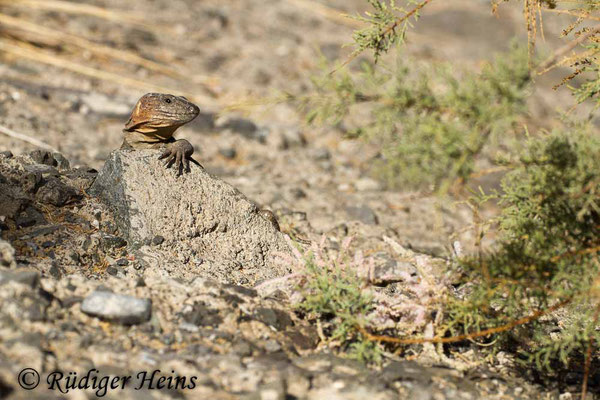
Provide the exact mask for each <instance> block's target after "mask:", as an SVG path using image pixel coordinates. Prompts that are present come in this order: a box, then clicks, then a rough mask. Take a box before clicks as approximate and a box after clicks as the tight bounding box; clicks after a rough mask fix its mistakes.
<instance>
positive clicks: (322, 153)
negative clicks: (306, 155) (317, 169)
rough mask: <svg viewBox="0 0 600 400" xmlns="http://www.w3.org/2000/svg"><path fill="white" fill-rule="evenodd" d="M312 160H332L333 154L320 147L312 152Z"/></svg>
mask: <svg viewBox="0 0 600 400" xmlns="http://www.w3.org/2000/svg"><path fill="white" fill-rule="evenodd" d="M312 158H313V159H314V160H315V161H324V160H329V159H330V158H331V153H330V152H329V150H327V149H326V148H324V147H320V148H318V149H314V150H313V151H312Z"/></svg>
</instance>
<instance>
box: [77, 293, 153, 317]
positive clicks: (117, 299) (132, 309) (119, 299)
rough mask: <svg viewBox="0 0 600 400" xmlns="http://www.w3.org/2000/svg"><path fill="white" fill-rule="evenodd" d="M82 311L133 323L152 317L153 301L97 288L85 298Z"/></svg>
mask: <svg viewBox="0 0 600 400" xmlns="http://www.w3.org/2000/svg"><path fill="white" fill-rule="evenodd" d="M81 311H82V312H84V313H86V314H89V315H92V316H95V317H99V318H101V319H105V320H108V321H111V322H117V323H121V324H125V325H133V324H139V323H142V322H146V321H148V320H149V319H150V315H151V312H152V302H151V301H150V299H138V298H136V297H133V296H128V295H122V294H115V293H110V292H104V291H97V290H96V291H95V292H92V293H91V294H90V295H89V296H87V297H86V298H85V299H84V300H83V303H82V304H81Z"/></svg>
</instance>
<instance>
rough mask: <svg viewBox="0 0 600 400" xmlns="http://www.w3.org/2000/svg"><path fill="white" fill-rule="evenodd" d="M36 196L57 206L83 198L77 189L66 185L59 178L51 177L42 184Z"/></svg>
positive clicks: (43, 201)
mask: <svg viewBox="0 0 600 400" xmlns="http://www.w3.org/2000/svg"><path fill="white" fill-rule="evenodd" d="M36 196H37V198H38V200H39V201H41V202H42V203H48V204H52V205H54V206H56V207H61V206H64V205H66V204H69V203H73V202H75V201H77V200H79V199H80V198H81V195H80V194H79V192H78V191H77V190H75V189H74V188H72V187H71V186H68V185H65V184H64V183H62V182H61V181H60V179H58V178H54V179H51V180H50V181H49V182H48V183H47V184H45V185H44V186H42V187H41V188H40V190H38V192H37V195H36Z"/></svg>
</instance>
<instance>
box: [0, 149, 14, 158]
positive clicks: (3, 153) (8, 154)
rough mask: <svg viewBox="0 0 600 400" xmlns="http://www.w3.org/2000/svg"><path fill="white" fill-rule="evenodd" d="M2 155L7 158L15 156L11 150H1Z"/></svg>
mask: <svg viewBox="0 0 600 400" xmlns="http://www.w3.org/2000/svg"><path fill="white" fill-rule="evenodd" d="M0 156H4V157H6V158H13V153H12V151H10V150H5V151H0Z"/></svg>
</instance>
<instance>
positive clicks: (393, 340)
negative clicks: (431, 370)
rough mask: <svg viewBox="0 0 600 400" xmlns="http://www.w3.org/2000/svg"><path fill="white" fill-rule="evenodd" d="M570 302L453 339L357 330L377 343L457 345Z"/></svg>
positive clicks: (531, 318) (488, 334)
mask: <svg viewBox="0 0 600 400" xmlns="http://www.w3.org/2000/svg"><path fill="white" fill-rule="evenodd" d="M570 302H571V298H568V299H566V300H563V301H561V302H559V303H557V304H555V305H553V306H552V307H549V308H547V309H545V310H538V311H536V312H534V313H533V314H531V315H529V316H527V317H523V318H520V319H517V320H514V321H512V322H509V323H508V324H505V325H501V326H497V327H495V328H489V329H484V330H482V331H479V332H473V333H465V334H463V335H458V336H452V337H434V338H395V337H391V336H383V335H373V334H372V333H369V332H367V331H366V330H365V328H363V327H362V326H358V327H357V329H358V330H359V331H360V332H361V333H362V334H363V335H365V337H366V338H367V339H369V340H372V341H375V342H386V343H396V344H404V345H407V344H423V343H456V342H462V341H464V340H468V339H474V338H478V337H486V336H490V335H493V334H495V333H501V332H506V331H509V330H511V329H513V328H514V327H516V326H519V325H525V324H528V323H530V322H531V321H535V320H536V319H538V318H540V317H542V316H544V315H546V314H548V313H551V312H553V311H556V310H558V309H560V308H562V307H564V306H566V305H567V304H569V303H570Z"/></svg>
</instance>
